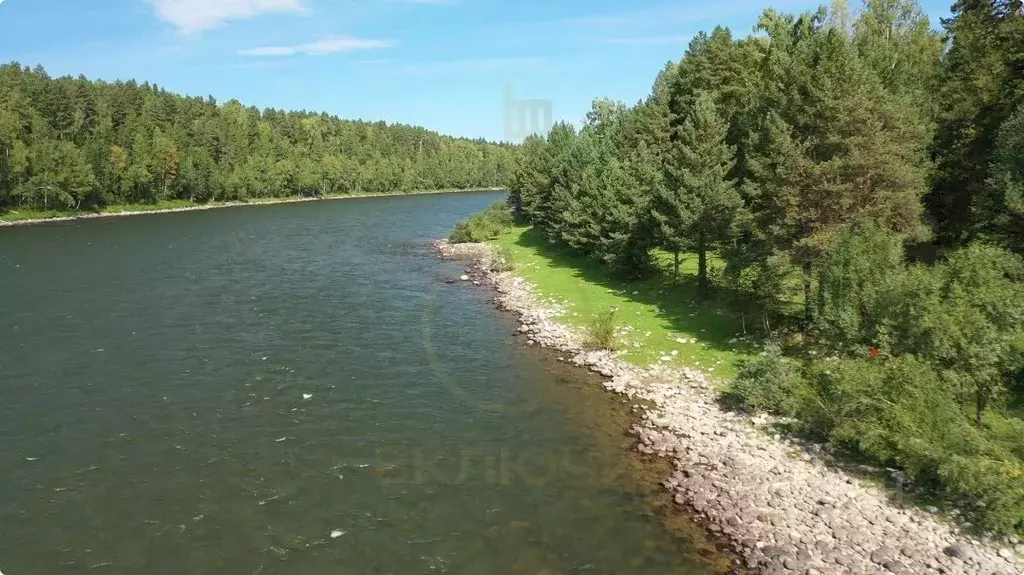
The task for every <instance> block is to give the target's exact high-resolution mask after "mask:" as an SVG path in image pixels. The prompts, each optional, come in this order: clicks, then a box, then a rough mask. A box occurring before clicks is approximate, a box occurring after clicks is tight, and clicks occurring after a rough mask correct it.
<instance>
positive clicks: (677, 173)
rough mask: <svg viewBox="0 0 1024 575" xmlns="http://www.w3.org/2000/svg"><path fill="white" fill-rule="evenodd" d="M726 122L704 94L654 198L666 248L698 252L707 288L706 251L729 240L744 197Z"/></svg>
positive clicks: (700, 279) (701, 286)
mask: <svg viewBox="0 0 1024 575" xmlns="http://www.w3.org/2000/svg"><path fill="white" fill-rule="evenodd" d="M727 132H728V125H727V124H726V122H725V121H724V120H723V119H722V118H720V117H719V116H718V112H717V110H716V108H715V103H714V100H713V99H712V97H711V95H710V94H708V93H707V92H701V93H699V94H698V95H697V98H696V100H695V101H694V105H693V109H692V110H691V112H690V113H689V115H688V117H687V118H686V120H685V121H684V122H683V125H682V126H681V127H680V129H679V132H678V135H677V137H676V142H677V143H676V148H675V149H674V150H673V153H672V155H671V156H670V157H669V158H668V160H667V164H668V166H667V172H668V173H667V176H666V186H664V188H663V189H661V190H660V193H659V194H658V196H657V197H656V198H655V200H654V205H653V214H654V219H655V221H656V222H657V233H658V236H659V237H660V238H661V240H662V242H663V246H664V247H665V248H666V249H668V250H669V251H671V252H672V253H673V254H674V256H675V272H674V273H675V275H676V276H678V273H679V252H680V251H682V250H683V249H686V248H688V247H692V248H693V249H694V250H696V252H697V261H698V263H697V285H698V290H699V292H700V293H701V294H704V295H706V294H707V292H708V257H707V256H708V251H709V250H711V249H714V248H715V247H716V246H718V245H720V244H721V243H723V242H725V241H726V240H728V239H729V238H730V237H731V235H732V232H733V224H734V221H735V219H736V215H737V213H738V212H739V211H740V210H741V209H742V207H743V201H742V199H741V198H740V195H739V192H738V191H737V189H736V182H735V181H734V180H731V179H729V173H730V172H731V171H732V168H733V166H734V165H735V163H736V159H735V148H734V147H732V146H730V145H728V144H726V141H725V140H726V135H727Z"/></svg>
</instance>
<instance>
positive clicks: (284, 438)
mask: <svg viewBox="0 0 1024 575" xmlns="http://www.w3.org/2000/svg"><path fill="white" fill-rule="evenodd" d="M286 439H288V438H287V437H282V438H280V439H275V440H274V443H281V442H282V441H284V440H286Z"/></svg>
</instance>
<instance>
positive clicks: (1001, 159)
mask: <svg viewBox="0 0 1024 575" xmlns="http://www.w3.org/2000/svg"><path fill="white" fill-rule="evenodd" d="M989 185H990V186H991V188H992V190H993V192H994V194H995V198H993V200H992V203H993V204H996V203H997V202H1000V201H1001V202H1002V204H1003V205H1004V206H1005V209H1002V210H1000V212H999V216H997V217H998V220H997V222H996V223H997V225H998V227H999V228H1000V229H1002V230H1003V235H1004V236H1005V240H1006V243H1007V244H1008V245H1010V246H1012V247H1013V248H1014V249H1016V250H1017V251H1024V103H1022V104H1021V105H1020V106H1019V107H1018V108H1017V112H1016V113H1015V114H1014V115H1013V116H1011V117H1010V118H1009V119H1008V120H1007V121H1006V122H1005V123H1004V124H1003V127H1002V128H1001V129H1000V130H999V136H998V138H997V140H996V149H995V158H994V163H993V166H992V179H991V181H990V182H989Z"/></svg>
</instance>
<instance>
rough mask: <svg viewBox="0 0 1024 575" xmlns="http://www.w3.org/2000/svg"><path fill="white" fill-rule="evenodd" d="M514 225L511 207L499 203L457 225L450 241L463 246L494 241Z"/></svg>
mask: <svg viewBox="0 0 1024 575" xmlns="http://www.w3.org/2000/svg"><path fill="white" fill-rule="evenodd" d="M514 223H515V222H514V220H513V218H512V211H511V210H510V209H509V207H508V206H507V205H506V204H505V203H504V202H498V203H495V204H492V205H490V206H488V207H487V209H486V210H484V211H482V212H480V213H476V214H473V215H472V216H470V217H469V218H467V219H466V220H464V221H461V222H459V223H457V224H455V228H454V229H453V230H452V232H451V233H450V234H449V235H448V241H450V242H452V243H456V244H461V243H471V242H485V241H488V240H493V239H494V238H496V237H498V236H499V235H501V234H502V233H504V232H505V231H506V230H507V229H509V228H510V227H512V226H513V225H514Z"/></svg>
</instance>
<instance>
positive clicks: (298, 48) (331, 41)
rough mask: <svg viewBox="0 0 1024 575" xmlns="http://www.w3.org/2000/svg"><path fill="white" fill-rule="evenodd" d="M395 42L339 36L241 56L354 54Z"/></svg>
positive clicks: (264, 48)
mask: <svg viewBox="0 0 1024 575" xmlns="http://www.w3.org/2000/svg"><path fill="white" fill-rule="evenodd" d="M394 45H395V42H394V40H378V39H373V38H354V37H352V36H339V37H336V38H327V39H325V40H318V41H316V42H309V43H307V44H296V45H294V46H263V47H260V48H250V49H248V50H242V51H241V52H239V54H242V55H243V56H295V55H297V54H303V55H306V56H325V55H327V54H336V53H338V52H353V51H356V50H372V49H375V48H390V47H391V46H394Z"/></svg>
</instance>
